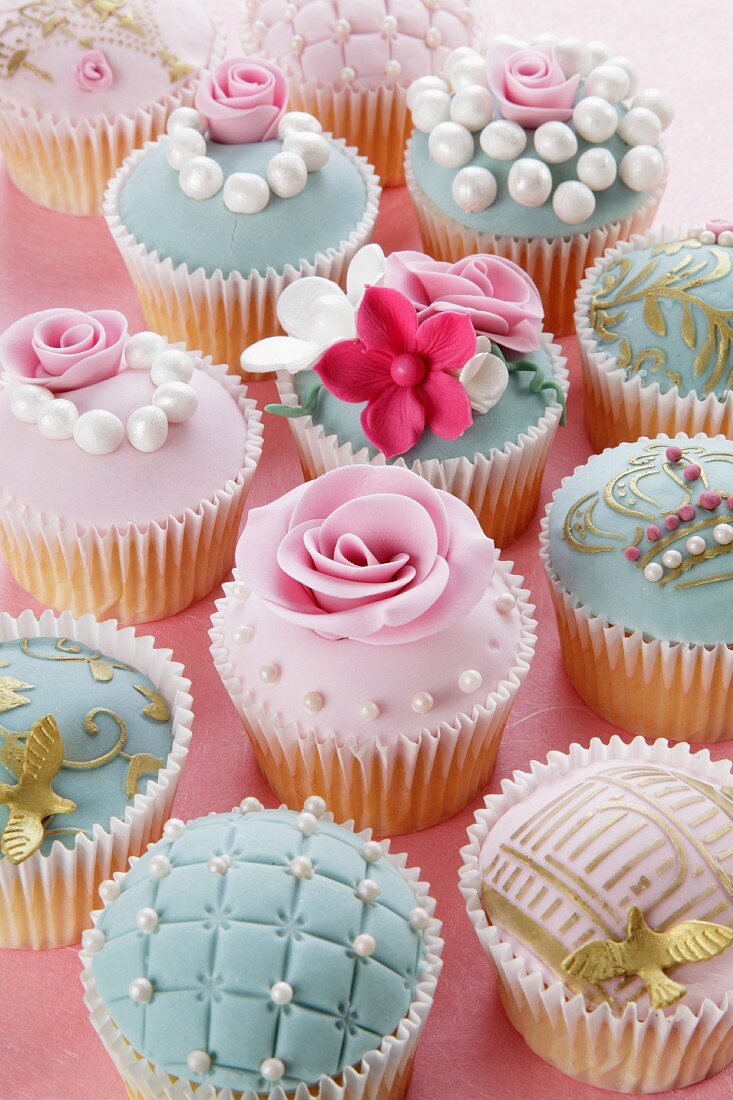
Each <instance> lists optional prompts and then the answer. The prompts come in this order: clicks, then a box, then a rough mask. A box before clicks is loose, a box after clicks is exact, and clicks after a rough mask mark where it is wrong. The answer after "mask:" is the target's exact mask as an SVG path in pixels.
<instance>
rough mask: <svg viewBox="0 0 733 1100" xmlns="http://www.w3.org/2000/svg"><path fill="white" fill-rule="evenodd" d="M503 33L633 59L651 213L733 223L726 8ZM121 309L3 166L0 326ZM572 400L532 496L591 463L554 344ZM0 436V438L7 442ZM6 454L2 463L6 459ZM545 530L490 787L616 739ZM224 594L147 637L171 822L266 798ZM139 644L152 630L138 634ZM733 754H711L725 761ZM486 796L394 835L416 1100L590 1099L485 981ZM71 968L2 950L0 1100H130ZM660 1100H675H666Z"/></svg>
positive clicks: (517, 10) (588, 5) (113, 291)
mask: <svg viewBox="0 0 733 1100" xmlns="http://www.w3.org/2000/svg"><path fill="white" fill-rule="evenodd" d="M491 6H492V10H493V12H494V20H493V26H494V29H495V30H496V31H501V32H509V33H513V34H523V35H529V34H533V33H540V32H541V31H545V30H550V29H551V30H554V31H556V32H558V33H561V34H563V35H577V36H583V37H586V38H603V39H604V40H606V41H608V42H609V43H610V44H611V45H612V46H613V47H614V48H615V49H617V50H618V52H619V53H628V54H630V55H632V56H633V58H634V60H635V61H636V62H637V63H638V65H639V69H640V73H641V78H642V85H643V86H645V85H653V86H657V87H660V88H662V89H663V90H665V91H666V92H667V94H669V95H670V96H671V97H672V99H673V101H674V102H675V104H676V108H677V118H676V119H675V122H674V124H673V128H672V130H671V131H670V132H668V136H667V148H668V151H669V155H670V159H671V162H672V163H671V180H670V184H669V189H668V192H667V196H666V197H665V200H664V204H663V207H662V212H661V219H662V220H664V221H665V222H667V223H671V224H680V223H682V222H684V221H687V222H688V223H696V222H700V221H705V220H706V218H708V217H723V216H727V217H730V216H732V215H733V194H731V184H730V180H731V178H732V176H733V155H732V154H731V146H730V119H731V117H733V83H731V80H730V75H729V74H730V58H731V43H732V42H733V5H731V3H730V0H706V3H705V4H704V5H694V4H691V3H690V2H689V0H666V2H665V3H660V2H659V0H634V2H631V0H617V2H616V3H615V4H612V5H609V4H607V3H606V2H599V0H522V2H521V4H518V3H516V0H497V2H495V3H493V4H492V5H491ZM377 239H378V240H379V241H380V242H381V243H382V244H383V245H384V246H385V247H386V248H388V249H395V248H413V247H418V244H419V241H418V235H417V230H416V226H415V222H414V219H413V215H412V211H411V208H410V205H409V200H408V199H407V196H406V195H405V194H404V193H403V192H402V191H392V192H391V193H388V194H387V195H386V196H385V199H384V202H383V209H382V213H381V215H380V220H379V223H378V227H377ZM61 305H64V306H74V307H77V308H80V309H91V308H103V307H107V308H117V309H121V310H123V311H124V312H126V313H127V315H128V317H129V319H130V326H131V329H132V331H135V329H136V328H141V327H144V325H143V318H142V315H141V313H140V310H139V307H138V304H137V301H136V298H135V295H134V293H133V290H132V286H131V284H130V282H129V279H128V277H127V274H126V272H125V270H124V268H123V265H122V262H121V261H120V259H119V258H118V255H117V252H116V250H115V248H114V246H113V244H112V242H111V240H110V238H109V237H108V234H107V230H106V228H105V226H104V223H103V222H102V221H101V220H98V219H72V218H65V217H62V216H58V215H53V214H50V213H48V212H46V211H44V210H41V209H40V208H37V207H34V206H32V205H31V204H30V203H28V202H27V201H26V200H25V199H23V198H22V197H21V196H20V195H19V194H17V192H15V191H14V189H13V188H12V186H11V185H10V183H9V181H8V179H7V176H6V175H5V172H4V170H3V169H2V167H1V166H0V328H4V327H5V326H6V325H7V324H9V323H10V322H11V321H13V320H15V319H16V318H17V317H18V316H20V315H22V314H24V313H26V312H30V311H32V310H37V309H41V308H46V307H49V306H61ZM564 344H565V348H566V352H567V353H568V354H569V356H570V362H571V371H572V375H573V389H572V393H571V397H570V403H569V425H568V427H567V428H565V429H564V430H561V431H560V433H559V437H558V439H557V442H556V445H555V448H554V451H553V454H552V456H551V459H550V463H549V466H548V469H547V473H546V476H545V484H544V494H543V502H544V501H546V500H547V499H549V497H550V495H551V492H552V490H553V489H554V488H555V487H556V486H557V485H558V483H559V481H560V480H561V478H563V477H564V476H565V475H566V474H568V473H569V472H570V471H571V470H572V469H573V468H574V467H575V466H576V465H577V464H578V463H581V462H583V461H584V460H585V458H586V457H587V455H588V454H589V445H588V441H587V438H586V435H585V431H584V429H583V421H582V393H581V388H580V378H579V376H578V371H577V366H576V364H577V356H576V352H575V342H574V340H572V339H568V340H565V341H564ZM252 392H253V395H254V396H255V397H256V398H257V400H258V401H259V402H260V403H263V402H264V401H267V400H271V399H272V390H271V387H270V386H269V385H268V384H263V383H260V384H259V385H257V386H255V387H253V388H252ZM1 446H2V442H1V441H0V448H1ZM0 460H1V459H0ZM300 476H301V475H300V471H299V467H298V463H297V460H296V457H295V450H294V446H293V444H292V441H291V438H290V431H289V428H288V426H287V424H286V423H285V422H284V421H281V420H277V419H275V418H271V417H268V418H267V424H266V436H265V452H264V458H263V461H262V464H261V466H260V469H259V471H258V473H257V477H256V478H255V482H254V488H253V491H252V495H251V497H250V502H251V504H253V505H259V504H263V503H265V502H266V501H268V500H271V499H272V498H273V497H276V496H278V495H279V494H281V493H282V492H284V491H285V490H287V489H289V488H291V487H292V486H293V485H295V484H297V483H298V482H299V481H300ZM538 526H539V520H538V519H537V520H535V522H534V523H533V524H532V526H531V528H530V530H529V531H528V532H527V533H526V534H525V535H524V536H523V538H521V539H520V540H519V541H517V542H516V543H515V544H514V545H513V546H512V547H511V548H510V551H509V553H508V554H507V556H508V557H509V558H510V559H512V560H514V562H515V563H516V567H517V571H518V572H520V573H521V574H523V575H524V577H525V578H526V582H527V585H528V586H529V587H530V588H531V590H532V592H533V595H534V598H535V602H536V604H537V609H538V611H537V613H538V618H539V622H540V628H539V632H540V641H539V646H538V649H537V654H536V657H535V661H534V664H533V667H532V671H531V673H530V675H529V678H528V679H527V681H526V684H525V686H524V688H523V690H522V691H521V692H520V695H519V699H518V701H517V704H516V706H515V708H514V711H513V713H512V716H511V718H510V720H509V723H508V726H507V731H506V735H505V738H504V742H503V745H502V748H501V751H500V754H499V758H498V762H497V766H496V771H495V775H494V780H493V782H492V784H491V786H490V788H489V790H490V791H495V790H497V789H498V788H499V782H500V779H501V777H502V776H505V775H510V774H511V772H512V771H513V769H515V768H525V767H526V766H527V764H528V762H529V761H530V760H531V759H532V758H544V757H545V756H546V754H547V752H548V751H549V750H550V749H553V748H554V749H560V750H565V749H566V748H567V746H568V745H569V744H570V743H571V742H573V741H580V742H582V743H584V744H586V743H587V742H588V741H589V739H590V738H591V737H594V736H598V737H601V738H604V739H607V738H608V737H609V736H610V735H611V733H613V732H614V731H613V728H612V727H611V726H610V725H609V724H608V723H607V722H605V721H603V720H602V719H600V718H597V717H595V716H594V715H593V714H591V713H590V712H589V711H588V709H587V708H586V707H585V706H584V705H583V703H582V702H581V700H580V699H579V698H578V696H577V695H576V694H575V693H574V691H573V690H572V689H571V688H570V686H569V685H568V683H567V681H566V680H565V677H564V674H563V670H562V667H561V664H560V653H559V647H558V643H557V638H556V634H555V626H554V622H553V615H552V609H551V606H550V601H549V597H548V594H547V591H546V585H545V580H544V576H543V574H542V570H541V568H540V564H539V561H538V556H537V533H538ZM216 595H217V593H212V595H211V597H210V598H208V599H206V600H204V601H202V602H201V603H200V604H198V605H197V606H195V607H193V608H192V609H190V610H189V611H186V612H184V613H183V614H181V615H178V616H177V617H176V618H174V619H171V620H168V621H164V622H160V623H155V624H154V625H153V626H152V628H151V630H152V633H154V635H155V637H156V638H157V641H158V643H159V644H160V645H161V646H168V647H170V648H172V649H173V650H174V653H175V655H176V657H177V658H178V659H179V660H180V661H182V662H183V663H184V664H185V666H186V669H187V672H188V675H189V676H190V678H191V680H192V681H193V693H194V700H195V703H194V706H195V712H196V722H195V736H194V741H193V746H192V751H191V755H190V757H189V761H188V765H187V767H186V770H185V772H184V776H183V780H182V783H181V787H180V790H179V794H178V798H177V802H176V806H175V812H176V814H177V815H178V816H179V817H183V818H189V817H192V816H196V815H198V814H201V813H204V812H206V811H209V810H225V809H229V808H230V807H231V806H232V805H233V804H234V803H235V802H237V801H238V800H239V799H240V798H241V797H243V796H244V795H245V794H256V795H258V796H259V797H260V798H261V799H262V800H263V801H264V802H265V803H266V804H268V805H273V804H274V802H275V800H274V798H273V796H272V794H271V793H270V791H269V790H268V788H267V787H266V785H265V783H264V781H263V780H262V778H261V777H260V775H259V773H258V771H257V767H256V765H255V763H254V759H253V756H252V753H251V751H250V749H249V746H248V745H246V743H245V740H244V736H243V732H242V729H241V726H240V724H239V721H238V718H237V716H236V714H235V712H234V708H233V707H232V705H231V703H230V702H229V699H228V697H227V696H226V694H225V692H224V689H223V687H222V686H221V683H220V682H219V679H218V677H217V676H216V674H215V673H214V670H213V666H212V664H211V660H210V657H209V652H208V637H207V629H208V625H209V616H210V614H211V611H212V608H213V600H214V598H215V597H216ZM28 606H32V607H34V608H36V609H37V605H35V604H33V603H32V601H31V600H30V598H29V597H28V596H27V595H26V594H25V593H24V592H23V591H22V590H21V589H20V588H18V586H17V585H16V584H15V583H14V582H13V580H12V579H11V577H10V575H9V573H8V571H7V569H6V568H5V566H4V565H0V607H2V608H3V609H4V610H8V611H10V612H11V613H15V614H17V613H19V612H20V611H21V610H22V609H23V608H25V607H28ZM139 632H141V633H146V632H147V631H145V630H142V631H139ZM731 748H732V746H731V743H730V742H727V743H725V744H723V745H720V746H718V747H716V748H715V749H714V750H713V756H715V757H719V756H724V755H730V753H731ZM480 801H481V800H480V799H477V800H476V802H475V803H474V804H473V805H472V806H470V807H468V808H467V809H466V810H465V811H464V812H463V813H462V814H459V815H458V816H457V817H455V818H453V819H452V820H451V821H448V822H445V823H444V824H443V825H441V826H439V827H437V828H435V829H431V830H429V831H428V832H426V833H422V834H415V835H412V836H407V837H400V838H398V839H397V840H396V841H395V844H394V848H395V850H397V851H406V852H408V854H409V860H410V863H411V864H412V865H416V866H419V867H421V868H422V871H423V877H424V878H425V879H427V880H428V881H429V882H430V883H431V885H432V888H433V889H432V893H433V895H434V896H435V897H436V898H437V900H438V915H439V916H440V917H441V918H442V920H443V922H444V935H445V939H446V950H445V956H444V958H445V968H444V971H443V976H442V980H441V984H440V986H439V990H438V996H437V1000H436V1003H435V1008H434V1011H433V1014H432V1016H431V1018H430V1022H429V1025H428V1027H427V1030H426V1033H425V1036H424V1039H423V1042H422V1045H421V1048H420V1051H419V1054H418V1058H417V1062H416V1066H415V1076H414V1079H413V1084H412V1087H411V1089H410V1093H409V1096H410V1100H443V1098H445V1100H448V1098H451V1100H483V1098H489V1097H491V1098H492V1100H508V1098H510V1097H522V1098H526V1100H535V1098H536V1100H551V1098H552V1100H554V1098H556V1097H558V1096H560V1095H563V1094H564V1095H565V1096H566V1097H569V1098H575V1097H588V1098H594V1097H597V1098H601V1097H603V1096H609V1095H610V1094H609V1093H604V1092H602V1091H601V1090H596V1089H593V1088H590V1087H588V1086H584V1085H580V1084H578V1083H576V1082H573V1081H571V1080H570V1079H569V1078H567V1077H564V1076H563V1075H562V1074H560V1073H559V1072H557V1071H556V1070H554V1069H552V1068H550V1067H549V1066H546V1065H545V1064H544V1063H543V1062H542V1061H540V1059H538V1058H537V1057H536V1056H535V1055H534V1054H532V1052H531V1051H530V1050H529V1049H528V1048H527V1047H526V1046H525V1044H524V1042H523V1041H522V1039H521V1038H520V1037H519V1036H518V1034H517V1033H516V1032H515V1031H514V1030H513V1028H512V1027H511V1025H510V1024H509V1023H508V1022H507V1020H506V1018H505V1016H504V1014H503V1011H502V1008H501V1004H500V1001H499V996H498V993H497V989H496V986H495V984H494V980H493V978H492V976H491V973H490V971H489V968H488V965H487V964H486V962H485V961H484V959H483V956H482V954H481V952H480V950H479V947H478V942H477V940H476V939H475V936H474V934H473V932H472V930H471V928H470V925H469V922H468V919H467V917H466V913H465V909H464V906H463V901H462V898H461V896H460V894H459V892H458V889H457V885H456V883H457V871H458V867H459V863H460V858H459V854H458V852H459V848H460V847H461V846H462V844H463V843H464V841H465V829H466V826H467V825H468V824H469V823H470V822H471V820H472V814H473V810H474V809H475V808H476V807H477V806H478V805H479V804H480ZM78 974H79V962H78V958H77V953H76V949H75V948H73V947H69V948H65V949H62V950H58V951H48V952H37V953H32V952H20V951H18V952H13V951H0V991H1V992H0V1037H1V1038H0V1098H2V1100H123V1097H124V1095H125V1091H124V1088H123V1086H122V1085H121V1083H120V1081H119V1079H118V1077H117V1075H116V1073H115V1071H114V1069H113V1068H112V1064H111V1063H110V1062H109V1060H108V1058H107V1056H106V1054H105V1053H104V1051H103V1049H102V1047H101V1045H100V1043H99V1042H98V1040H97V1038H96V1036H95V1034H94V1033H93V1031H92V1029H91V1027H90V1025H89V1023H88V1021H87V1014H86V1011H85V1009H84V1006H83V1003H82V999H81V986H80V984H79V978H78ZM732 1094H733V1066H731V1067H729V1068H728V1070H726V1071H723V1072H722V1073H720V1074H719V1075H718V1076H716V1077H714V1078H711V1079H710V1080H709V1081H707V1082H705V1083H704V1084H702V1085H698V1086H695V1087H693V1088H690V1089H688V1090H687V1092H686V1093H685V1096H686V1097H690V1098H692V1097H695V1100H697V1098H699V1100H723V1098H724V1097H726V1098H727V1097H730V1096H731V1095H732ZM666 1095H670V1094H666Z"/></svg>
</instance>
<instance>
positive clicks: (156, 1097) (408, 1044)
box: [80, 807, 443, 1100]
mask: <svg viewBox="0 0 733 1100" xmlns="http://www.w3.org/2000/svg"><path fill="white" fill-rule="evenodd" d="M284 808H285V807H281V809H284ZM338 819H339V815H338V813H337V814H336V815H334V814H333V813H327V814H326V815H325V818H324V820H327V821H333V820H337V821H338ZM344 825H345V827H346V828H350V829H352V830H354V823H353V821H346V822H344ZM354 831H356V832H357V836H359V837H361V838H362V839H363V840H364V841H367V840H369V839H371V836H372V831H371V829H365V830H363V831H361V830H359V831H357V830H354ZM382 847H383V849H384V852H385V858H386V859H388V860H389V861H390V863H391V864H392V865H393V866H394V867H396V868H397V870H398V871H399V872H400V874H401V876H402V878H404V879H405V881H407V882H408V883H409V884H410V886H411V888H412V890H413V891H414V893H415V898H416V904H417V905H419V906H421V907H422V908H423V909H426V910H427V911H428V913H429V914H430V917H431V919H430V923H429V925H428V927H427V928H426V930H425V933H424V937H425V940H424V943H425V960H424V964H423V970H422V973H421V975H420V979H419V981H418V983H417V985H416V987H415V995H414V998H413V1000H412V1002H411V1004H410V1007H409V1009H408V1011H407V1013H406V1014H405V1016H404V1017H403V1018H402V1020H401V1021H400V1023H399V1024H398V1025H397V1028H396V1029H395V1031H394V1032H393V1033H392V1034H391V1035H388V1036H385V1037H384V1038H383V1039H382V1041H381V1043H380V1045H379V1047H378V1048H376V1049H375V1050H371V1051H368V1052H367V1053H366V1054H365V1055H364V1057H363V1058H362V1060H361V1063H360V1064H359V1065H358V1066H349V1067H347V1068H346V1069H345V1070H344V1071H343V1073H341V1074H339V1076H338V1077H337V1078H332V1077H322V1078H321V1079H320V1081H319V1082H318V1083H317V1084H315V1085H311V1086H307V1085H305V1084H301V1085H299V1086H298V1087H297V1088H296V1089H295V1090H294V1091H293V1090H290V1091H288V1092H285V1091H284V1090H283V1088H282V1087H281V1086H280V1085H273V1086H272V1088H271V1089H269V1090H268V1092H267V1094H266V1100H402V1098H403V1097H404V1096H405V1093H406V1091H407V1088H408V1086H409V1083H410V1077H411V1075H412V1065H413V1061H414V1058H415V1052H416V1049H417V1045H418V1042H419V1040H420V1036H421V1034H422V1030H423V1028H424V1026H425V1023H426V1021H427V1018H428V1015H429V1013H430V1010H431V1008H432V1006H433V1000H434V997H435V989H436V986H437V983H438V977H439V975H440V971H441V968H442V965H443V963H442V953H443V940H442V939H441V938H440V930H441V923H440V921H439V920H437V919H436V918H435V916H434V913H435V901H434V899H433V898H431V897H430V896H429V893H428V891H429V886H428V884H427V883H425V882H421V881H420V880H419V876H420V872H419V870H418V869H417V868H412V867H407V866H406V862H407V856H405V855H403V854H393V853H392V852H390V851H389V841H383V842H382ZM121 877H122V875H121V874H116V875H115V879H116V880H119V879H120V878H121ZM99 916H100V912H95V913H92V916H91V920H92V921H93V922H94V923H95V924H96V923H97V919H98V917H99ZM80 957H81V961H82V965H83V967H84V969H83V971H82V974H81V982H82V985H83V987H84V1003H85V1004H86V1006H87V1008H88V1009H89V1013H90V1017H91V1023H92V1026H93V1027H94V1030H95V1031H96V1032H97V1034H98V1035H99V1037H100V1039H101V1041H102V1043H103V1045H104V1048H105V1050H106V1051H107V1053H108V1054H109V1056H110V1058H111V1059H112V1061H113V1062H114V1064H115V1067H116V1069H117V1071H118V1073H119V1074H120V1076H121V1077H122V1080H123V1081H124V1083H125V1086H126V1088H127V1091H128V1093H129V1095H130V1097H131V1098H132V1100H265V1096H264V1094H262V1093H258V1092H254V1091H253V1090H250V1089H248V1090H247V1091H246V1092H233V1091H232V1090H231V1089H218V1088H215V1087H214V1086H213V1085H199V1084H198V1083H196V1082H193V1081H187V1080H184V1079H182V1078H177V1077H173V1076H171V1075H169V1074H167V1073H163V1072H162V1071H160V1070H158V1069H156V1068H155V1066H154V1065H151V1063H149V1062H147V1061H145V1060H144V1059H143V1058H141V1057H140V1056H139V1055H138V1054H137V1053H136V1052H135V1050H134V1049H133V1048H132V1047H131V1046H130V1044H129V1043H128V1042H127V1040H126V1039H125V1038H124V1037H123V1035H122V1033H121V1031H120V1029H119V1028H118V1027H117V1025H116V1024H115V1023H114V1021H113V1020H112V1018H111V1016H110V1014H109V1012H108V1011H107V1008H106V1006H105V1005H104V1004H103V1002H102V1000H101V998H100V996H99V992H98V990H97V986H96V983H95V981H94V973H93V971H92V967H91V963H92V957H91V956H90V955H89V954H88V953H87V952H86V951H84V950H82V951H81V953H80Z"/></svg>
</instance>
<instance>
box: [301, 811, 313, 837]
mask: <svg viewBox="0 0 733 1100" xmlns="http://www.w3.org/2000/svg"><path fill="white" fill-rule="evenodd" d="M296 825H297V827H298V829H299V830H300V832H301V833H302V834H303V836H313V834H314V833H315V832H316V830H317V829H318V818H317V817H316V815H315V814H312V813H309V812H308V811H307V810H304V811H303V813H302V814H301V815H300V816H299V818H298V820H297V822H296Z"/></svg>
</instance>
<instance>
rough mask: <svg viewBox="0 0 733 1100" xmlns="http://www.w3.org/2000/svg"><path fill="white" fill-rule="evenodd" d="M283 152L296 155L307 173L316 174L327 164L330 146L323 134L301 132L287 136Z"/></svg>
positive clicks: (307, 131)
mask: <svg viewBox="0 0 733 1100" xmlns="http://www.w3.org/2000/svg"><path fill="white" fill-rule="evenodd" d="M283 152H285V153H296V154H297V155H298V156H299V157H300V158H301V160H302V161H303V163H304V164H305V166H306V168H307V169H308V171H309V172H318V171H320V169H321V168H323V166H324V165H326V164H328V158H329V157H330V156H331V146H330V144H329V142H328V141H327V140H326V138H325V137H324V136H323V134H312V133H311V132H310V131H309V130H301V131H300V133H297V134H288V136H287V137H286V138H285V140H284V142H283Z"/></svg>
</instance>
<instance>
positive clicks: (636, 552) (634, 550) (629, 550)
mask: <svg viewBox="0 0 733 1100" xmlns="http://www.w3.org/2000/svg"><path fill="white" fill-rule="evenodd" d="M624 556H625V557H626V560H627V561H638V560H639V558H640V557H641V550H640V549H639V547H638V546H627V547H626V549H625V550H624Z"/></svg>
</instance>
